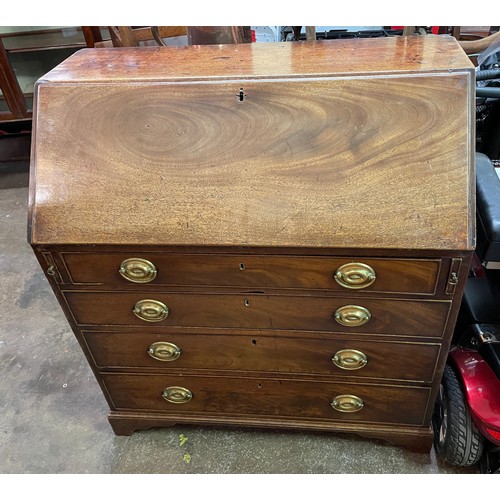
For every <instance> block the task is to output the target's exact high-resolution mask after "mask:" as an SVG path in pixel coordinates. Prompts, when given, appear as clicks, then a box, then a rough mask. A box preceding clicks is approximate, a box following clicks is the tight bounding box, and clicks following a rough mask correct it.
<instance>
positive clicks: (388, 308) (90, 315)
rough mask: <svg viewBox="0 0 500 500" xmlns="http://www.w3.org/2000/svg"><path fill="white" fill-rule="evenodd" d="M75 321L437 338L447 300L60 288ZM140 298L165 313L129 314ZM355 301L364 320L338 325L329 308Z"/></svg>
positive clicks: (441, 330)
mask: <svg viewBox="0 0 500 500" xmlns="http://www.w3.org/2000/svg"><path fill="white" fill-rule="evenodd" d="M64 295H65V297H66V300H67V301H68V304H69V307H70V309H71V312H72V314H73V315H74V317H75V321H76V323H78V324H79V325H135V326H147V327H148V328H154V327H155V326H163V327H165V326H172V327H189V326H192V327H201V328H203V327H220V328H249V329H259V328H272V329H285V330H312V331H314V330H317V331H338V332H346V333H347V332H349V333H359V332H361V333H381V334H387V335H391V334H392V335H395V334H399V335H415V336H426V337H441V335H442V334H443V330H444V326H445V325H446V321H447V319H448V312H449V309H450V305H451V302H449V301H417V300H381V299H367V298H364V297H363V298H358V297H355V296H352V295H351V296H346V297H310V296H304V297H301V296H286V295H267V294H264V295H263V294H255V295H254V294H251V293H248V294H231V295H229V294H228V295H225V294H210V295H205V294H174V293H169V294H167V293H161V292H157V293H154V294H151V293H150V294H144V293H143V292H118V293H97V292H79V291H78V292H77V291H75V292H65V294H64ZM145 299H152V300H156V301H160V302H162V303H163V304H165V305H166V306H167V307H168V308H169V309H170V313H169V315H168V317H167V318H166V319H165V320H163V321H161V322H158V323H148V322H146V321H144V320H142V319H140V318H138V317H136V316H135V315H134V313H133V309H134V305H135V304H136V303H137V302H139V301H141V300H145ZM350 304H355V305H357V306H361V307H364V308H367V309H368V310H369V311H370V313H371V316H372V317H371V319H370V321H368V323H366V324H364V325H361V326H353V327H348V326H342V325H340V324H339V323H337V322H336V321H335V319H334V317H333V315H334V312H335V311H336V310H337V309H338V308H340V307H342V306H346V305H350Z"/></svg>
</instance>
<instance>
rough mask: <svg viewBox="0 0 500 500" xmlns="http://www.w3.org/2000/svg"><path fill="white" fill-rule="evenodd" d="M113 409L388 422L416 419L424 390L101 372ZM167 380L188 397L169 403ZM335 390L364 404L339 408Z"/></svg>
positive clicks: (419, 417)
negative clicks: (335, 404) (348, 409)
mask: <svg viewBox="0 0 500 500" xmlns="http://www.w3.org/2000/svg"><path fill="white" fill-rule="evenodd" d="M102 377H103V380H104V383H105V385H106V388H107V390H108V391H109V393H110V395H111V399H112V401H113V402H114V409H125V408H128V409H143V410H155V411H158V410H159V411H163V412H171V413H181V414H182V413H186V412H187V413H191V414H192V413H197V412H198V413H201V412H203V413H209V414H210V413H216V414H219V415H221V414H239V415H244V414H247V415H249V414H250V415H254V416H258V415H260V416H262V415H274V416H295V417H296V418H297V416H298V417H299V418H300V417H301V418H307V417H314V418H318V419H328V420H331V421H335V420H340V421H347V422H393V423H405V424H411V425H422V422H423V417H424V413H425V410H424V409H425V407H426V404H427V400H428V398H429V390H428V389H426V388H420V387H400V386H382V385H362V384H355V383H346V382H344V383H342V382H338V383H329V382H315V383H311V382H308V381H302V380H287V379H273V378H266V379H260V378H238V379H237V380H235V379H234V378H229V379H227V378H223V377H194V376H186V377H179V376H175V375H151V374H129V375H122V374H109V373H103V374H102ZM169 386H180V387H185V388H187V389H189V390H190V391H191V392H192V394H193V398H192V400H191V401H189V402H188V403H184V404H172V403H169V402H167V401H165V400H164V399H163V397H162V393H163V390H164V389H165V388H167V387H169ZM340 394H353V395H355V396H358V397H360V398H361V399H362V400H363V402H364V403H365V406H364V407H363V408H362V409H361V410H360V411H358V412H356V413H342V412H339V411H336V410H334V409H333V408H332V406H331V401H332V400H333V398H335V397H336V396H338V395H340Z"/></svg>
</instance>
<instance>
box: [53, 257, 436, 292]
mask: <svg viewBox="0 0 500 500" xmlns="http://www.w3.org/2000/svg"><path fill="white" fill-rule="evenodd" d="M61 257H62V259H63V261H64V264H65V266H66V268H67V269H68V273H69V277H70V280H71V283H74V284H89V285H90V284H93V285H95V284H99V285H104V286H113V287H115V286H116V287H120V288H123V287H127V288H131V287H137V286H138V285H137V284H136V283H132V282H130V281H127V280H126V279H125V278H123V277H122V276H121V275H120V274H119V272H118V269H119V268H120V265H121V263H122V261H124V260H125V259H128V258H131V257H135V258H142V259H146V260H148V261H150V262H151V263H153V264H154V265H155V267H156V269H157V271H158V274H157V276H156V278H155V279H154V280H153V281H151V282H150V283H144V284H140V285H139V287H140V288H145V289H148V288H151V287H155V286H157V285H188V286H223V287H224V286H233V287H258V288H259V287H260V288H270V287H271V288H310V289H325V290H338V291H345V290H346V288H344V287H342V286H341V285H339V284H338V283H337V282H336V281H335V279H334V274H335V271H336V270H337V269H338V268H339V267H340V266H342V265H345V264H348V263H351V262H359V263H362V264H366V265H368V266H371V267H372V269H373V270H374V271H375V273H376V276H377V277H376V279H375V281H374V282H373V284H372V285H370V286H369V287H367V288H366V289H363V290H362V291H363V292H365V293H366V292H367V293H369V292H395V293H412V294H418V293H422V294H429V295H432V294H434V292H435V289H436V281H437V278H438V273H439V270H440V264H441V262H440V260H438V259H429V260H423V259H365V258H354V257H352V258H350V259H349V258H343V259H339V258H335V257H304V256H291V257H285V256H282V257H280V256H275V255H265V256H255V255H248V254H247V255H191V254H174V255H164V254H149V253H143V252H135V253H111V254H103V253H83V252H82V253H61Z"/></svg>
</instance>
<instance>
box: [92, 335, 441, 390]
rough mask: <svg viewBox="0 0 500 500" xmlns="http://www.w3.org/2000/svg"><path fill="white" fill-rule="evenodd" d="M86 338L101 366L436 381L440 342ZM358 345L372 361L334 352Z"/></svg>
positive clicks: (183, 337)
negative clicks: (171, 354) (168, 354)
mask: <svg viewBox="0 0 500 500" xmlns="http://www.w3.org/2000/svg"><path fill="white" fill-rule="evenodd" d="M84 336H85V341H86V342H87V345H88V346H89V348H90V351H91V352H92V356H93V358H94V360H95V362H96V365H97V366H98V367H99V368H100V369H109V368H115V369H121V370H123V369H127V368H153V369H155V370H174V371H175V370H178V369H188V370H189V369H195V370H196V369H199V368H200V367H203V368H204V369H210V370H247V371H265V372H289V373H309V374H322V375H331V376H336V377H339V376H340V377H342V376H343V377H347V376H349V377H351V378H352V377H354V378H379V379H394V380H405V381H413V382H420V383H429V382H431V381H432V377H433V375H434V369H435V365H436V359H437V354H438V352H439V348H440V346H439V344H437V343H434V344H428V343H416V342H380V341H370V340H368V341H367V340H360V339H328V340H325V339H321V340H319V339H311V338H287V337H262V336H259V335H253V336H248V335H241V336H230V335H213V334H210V335H192V334H185V333H183V334H178V333H162V334H154V333H138V332H126V333H123V332H120V333H110V332H85V334H84ZM155 342H170V343H173V344H175V345H176V346H177V347H178V348H179V349H180V350H181V355H180V356H179V358H177V359H175V360H174V361H160V360H157V359H154V358H152V357H151V356H150V355H149V354H148V349H149V347H150V346H151V345H152V344H153V343H155ZM344 349H355V350H357V351H361V352H362V353H364V354H365V355H366V357H367V359H368V362H367V364H366V365H365V366H364V367H363V368H360V369H359V370H350V371H347V370H343V369H342V368H339V367H337V366H335V365H334V364H333V362H332V357H333V356H334V354H335V353H336V352H337V351H340V350H344Z"/></svg>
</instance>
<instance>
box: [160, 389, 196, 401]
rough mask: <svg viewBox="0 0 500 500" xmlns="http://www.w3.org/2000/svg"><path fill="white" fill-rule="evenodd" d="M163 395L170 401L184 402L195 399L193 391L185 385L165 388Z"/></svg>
mask: <svg viewBox="0 0 500 500" xmlns="http://www.w3.org/2000/svg"><path fill="white" fill-rule="evenodd" d="M162 397H163V399H165V400H166V401H168V402H169V403H174V404H183V403H188V402H189V401H191V399H193V393H192V392H191V391H190V390H189V389H186V388H185V387H178V386H172V387H167V388H166V389H164V390H163V394H162Z"/></svg>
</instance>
